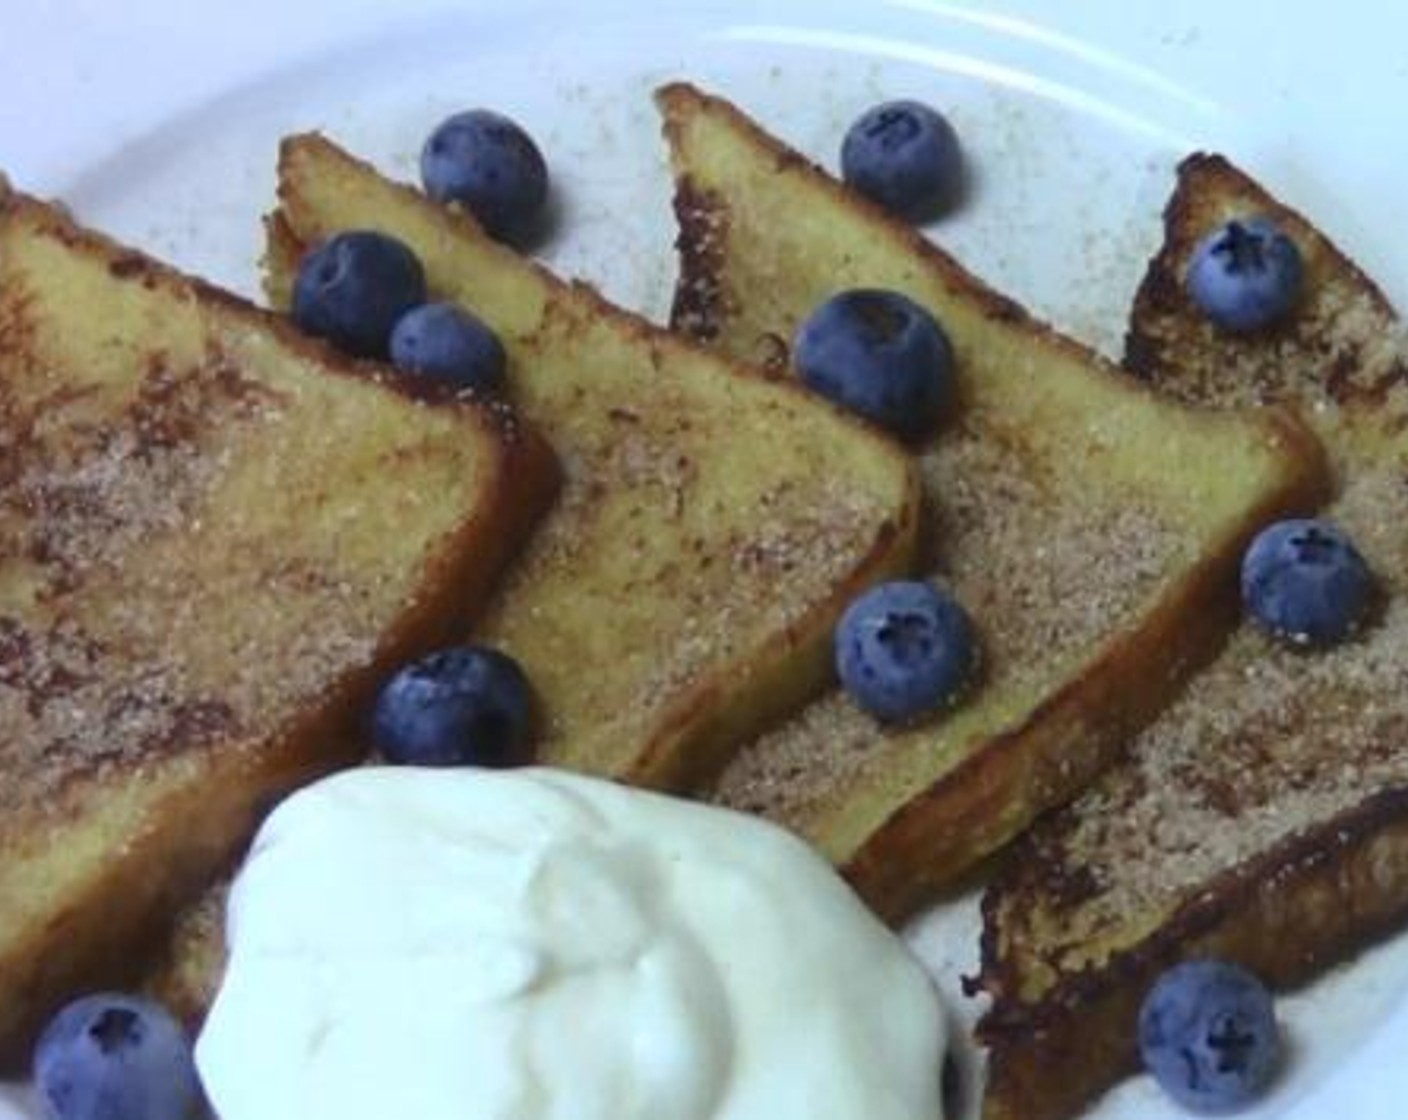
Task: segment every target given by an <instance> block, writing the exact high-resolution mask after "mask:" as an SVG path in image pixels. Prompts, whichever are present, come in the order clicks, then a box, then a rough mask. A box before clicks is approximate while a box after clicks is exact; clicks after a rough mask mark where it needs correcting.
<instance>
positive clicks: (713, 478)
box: [267, 135, 919, 789]
mask: <svg viewBox="0 0 1408 1120" xmlns="http://www.w3.org/2000/svg"><path fill="white" fill-rule="evenodd" d="M354 227H356V228H370V229H379V230H383V231H385V232H387V233H391V234H394V235H395V236H397V237H399V238H401V239H402V240H403V241H405V242H406V243H407V244H408V245H410V246H411V247H412V248H413V249H415V251H416V252H417V253H418V254H419V255H420V258H421V260H422V261H423V262H424V264H425V268H426V275H427V278H428V282H429V285H430V288H431V290H432V292H433V293H436V294H438V295H439V296H441V297H444V298H452V299H454V300H456V301H458V302H460V303H462V304H464V305H466V306H468V307H470V308H471V309H473V311H474V312H475V313H476V314H477V315H478V316H479V317H480V318H482V319H483V320H484V321H485V322H487V323H488V324H489V325H490V326H491V327H492V328H493V329H494V330H495V331H497V332H498V334H499V337H500V338H501V339H502V340H503V343H504V346H505V348H506V350H507V351H508V356H509V363H510V369H509V383H510V385H511V386H512V388H511V394H512V397H513V399H514V400H515V402H516V403H517V404H518V405H519V406H520V407H521V409H522V411H523V413H524V415H525V416H527V417H529V418H530V419H531V420H532V421H533V422H534V423H536V424H538V425H539V426H540V427H541V428H542V430H543V431H544V432H545V433H546V434H547V436H548V438H549V439H550V440H551V441H552V443H553V446H554V448H555V449H556V450H557V452H558V454H559V455H560V456H561V458H562V460H563V463H564V467H565V475H566V480H565V485H564V491H563V500H562V501H561V502H560V503H559V505H558V507H557V508H556V509H555V511H554V512H553V515H552V516H551V517H549V518H548V519H547V521H546V522H545V523H544V525H543V528H542V530H541V531H540V532H539V533H538V534H537V535H536V536H535V538H534V542H533V544H532V546H531V547H530V548H529V550H528V552H527V554H526V556H525V557H524V560H523V562H522V563H521V564H518V565H516V566H515V570H514V572H513V574H512V576H511V577H510V578H509V579H508V580H507V581H506V582H505V585H504V587H503V588H502V589H501V590H500V592H499V594H498V595H497V596H496V597H495V599H494V601H493V602H492V603H491V605H490V607H489V610H488V612H487V615H486V617H485V618H484V619H483V621H482V622H481V623H480V624H479V625H478V626H477V627H476V630H475V633H476V635H477V636H478V637H479V638H480V639H482V640H484V641H487V642H489V643H491V644H494V645H496V646H499V647H500V648H503V649H505V650H507V651H509V652H510V653H512V654H513V655H514V656H515V657H517V658H518V659H519V660H520V661H521V662H522V663H523V665H524V667H525V669H526V670H527V672H528V674H529V677H530V678H531V679H532V680H533V682H534V687H535V689H536V690H537V692H538V694H539V696H540V697H541V699H542V703H543V709H544V712H545V715H546V728H545V734H544V736H543V739H542V741H541V743H540V746H539V760H540V761H542V762H545V763H548V764H552V765H558V766H564V767H567V768H569V769H575V770H584V771H590V772H595V773H603V774H609V775H612V776H614V777H618V778H621V779H624V780H626V781H630V782H633V783H638V784H642V785H651V786H663V787H667V788H676V789H679V788H687V787H688V786H690V785H691V784H692V783H694V782H696V781H698V780H699V779H700V778H701V777H703V776H705V775H707V774H710V773H712V772H713V771H715V770H717V769H718V767H719V766H720V765H721V764H722V762H723V761H724V759H725V758H726V757H727V756H728V754H729V753H731V751H732V748H733V747H734V746H735V745H736V744H737V743H738V742H739V741H740V739H742V738H743V737H745V736H747V735H750V734H752V733H754V732H756V731H757V730H758V729H759V728H760V727H761V726H763V725H764V724H766V723H767V722H768V721H769V720H771V719H773V718H775V717H776V716H777V715H779V714H780V713H782V712H784V711H787V710H789V709H791V708H793V707H795V706H796V705H797V704H798V703H800V702H801V701H802V700H804V699H805V698H807V697H808V696H811V695H813V694H815V693H816V692H817V691H818V690H819V689H820V688H822V687H823V686H824V684H825V682H826V681H827V680H828V679H829V674H830V660H829V654H830V645H831V629H832V626H833V625H834V623H835V621H836V619H837V617H838V616H839V614H840V612H841V611H842V610H843V609H844V608H845V606H846V605H847V603H848V602H849V600H850V599H851V598H852V597H853V596H854V595H855V594H856V593H857V591H858V590H859V589H862V588H864V587H867V586H869V585H870V584H872V583H874V582H875V581H877V580H879V579H881V578H883V577H885V576H886V575H891V574H894V573H897V572H903V571H908V570H910V569H911V567H912V565H913V563H914V557H915V539H916V525H917V522H918V514H917V505H918V493H919V482H918V474H917V471H916V469H915V465H914V463H913V461H912V459H911V458H910V456H908V455H906V454H905V453H904V452H903V450H902V449H900V448H899V447H897V446H895V445H894V444H892V443H891V442H890V441H889V440H887V439H884V438H883V437H881V436H879V435H877V434H876V433H874V432H872V431H871V430H869V429H868V428H865V427H863V426H862V425H860V424H858V423H856V422H854V421H853V420H852V419H851V418H850V417H849V416H846V415H844V414H842V413H841V412H840V411H839V410H837V409H833V408H831V407H830V406H824V405H820V404H819V403H818V402H817V400H816V399H815V398H814V397H812V396H811V395H810V394H807V393H805V392H802V391H800V390H799V389H798V388H797V386H795V385H792V384H790V383H780V382H778V381H776V380H773V379H770V378H767V377H765V376H762V375H761V374H760V373H759V372H758V371H756V370H754V369H751V368H749V367H745V366H742V365H738V364H736V363H733V362H730V361H727V360H726V359H724V358H721V357H719V356H717V355H713V354H709V353H707V352H705V351H702V350H699V349H696V348H695V347H692V346H688V345H686V344H684V343H683V342H681V341H680V340H679V339H678V338H676V337H674V336H672V335H670V334H669V333H667V332H665V331H663V330H660V329H658V328H656V327H653V326H651V325H650V324H648V323H647V322H645V321H644V320H642V319H640V318H638V317H636V316H635V315H632V314H630V313H629V312H626V311H623V310H620V309H619V308H616V307H613V306H612V305H610V304H608V303H607V302H606V301H605V300H603V299H602V298H601V297H600V296H599V295H597V293H596V292H595V291H593V290H592V289H591V288H589V287H587V286H585V285H582V284H570V283H565V282H563V281H561V280H559V279H557V278H556V277H554V276H553V275H552V274H551V273H549V272H547V271H546V270H545V269H543V268H541V267H539V266H537V265H535V264H533V263H532V262H531V261H528V260H526V259H525V258H523V257H521V256H519V255H518V254H517V253H514V252H513V251H511V250H509V249H506V248H504V247H503V246H501V245H499V244H498V243H497V242H495V241H493V240H492V239H490V238H489V237H488V236H486V235H485V234H484V233H482V232H481V231H480V230H479V228H478V227H477V226H476V225H475V224H474V223H473V222H472V221H471V220H470V219H469V218H468V217H467V216H465V215H462V214H460V213H458V212H455V211H452V210H450V209H448V208H445V207H442V206H439V205H436V204H434V203H432V202H430V201H429V200H428V199H426V198H425V197H424V196H423V195H421V194H420V193H419V192H418V191H415V190H412V189H411V188H409V187H405V186H401V185H399V184H396V183H393V182H391V181H389V180H387V179H385V178H383V177H382V176H381V175H379V174H378V173H377V172H376V171H374V170H373V169H372V168H371V167H370V166H368V165H367V164H365V163H362V162H359V161H358V160H356V159H354V158H352V157H351V156H349V155H348V154H347V153H345V152H343V151H342V150H340V149H339V148H337V147H336V146H334V145H333V144H332V143H331V142H329V141H328V140H326V139H324V138H322V137H320V136H315V135H307V136H298V137H293V138H291V139H289V140H286V141H285V142H284V144H283V146H282V149H281V153H280V160H279V209H278V211H277V213H276V214H275V215H274V217H273V219H272V221H271V224H270V230H271V244H270V252H269V255H268V260H267V264H268V287H269V292H270V296H271V299H272V300H273V302H274V303H275V304H282V303H285V302H286V295H287V292H288V289H289V285H290V283H291V280H292V276H293V274H294V269H295V266H296V263H297V260H298V258H299V256H300V255H301V253H302V251H303V250H304V249H305V248H306V247H307V246H309V245H312V244H314V243H316V242H318V241H321V240H322V239H323V238H325V237H327V236H329V235H331V234H332V233H334V232H337V231H339V230H342V229H348V228H354Z"/></svg>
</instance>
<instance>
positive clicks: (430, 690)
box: [372, 646, 531, 767]
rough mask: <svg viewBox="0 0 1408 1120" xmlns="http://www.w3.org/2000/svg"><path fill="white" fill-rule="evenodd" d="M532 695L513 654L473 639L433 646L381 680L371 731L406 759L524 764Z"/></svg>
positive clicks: (384, 749)
mask: <svg viewBox="0 0 1408 1120" xmlns="http://www.w3.org/2000/svg"><path fill="white" fill-rule="evenodd" d="M530 707H531V699H530V695H529V688H528V679H527V677H525V676H524V675H523V670H522V669H520V668H519V666H518V662H516V661H514V660H513V658H511V657H508V656H507V655H505V654H502V653H500V652H498V651H497V650H492V649H483V648H480V647H477V646H461V647H458V648H454V649H446V650H441V651H440V652H438V653H432V654H431V655H430V656H428V657H425V658H423V659H422V660H420V661H416V662H413V663H412V664H410V665H408V666H406V667H405V668H404V669H402V670H401V671H400V672H398V673H397V674H396V675H395V676H394V677H392V678H391V680H390V681H389V682H387V684H386V685H385V686H384V687H383V688H382V690H381V693H380V694H379V695H378V696H377V699H376V706H375V708H374V709H373V711H372V739H373V741H374V742H375V743H376V746H377V748H378V749H379V750H380V751H381V753H382V754H383V755H384V756H385V757H386V759H387V761H388V762H394V763H402V764H404V765H408V766H492V767H505V766H521V765H524V764H526V763H527V762H528V761H530V757H531V751H530V749H529V742H528V733H529V722H530Z"/></svg>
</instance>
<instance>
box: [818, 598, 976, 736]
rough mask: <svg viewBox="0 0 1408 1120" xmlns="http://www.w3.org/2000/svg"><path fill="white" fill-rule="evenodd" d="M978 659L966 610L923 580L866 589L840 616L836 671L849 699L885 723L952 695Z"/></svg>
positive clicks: (934, 706) (938, 703)
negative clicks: (922, 581) (921, 581)
mask: <svg viewBox="0 0 1408 1120" xmlns="http://www.w3.org/2000/svg"><path fill="white" fill-rule="evenodd" d="M977 662H978V643H977V637H976V635H975V634H974V632H973V624H972V622H971V621H970V620H969V618H968V615H967V612H965V611H964V609H963V608H962V607H961V606H960V605H959V604H958V602H957V601H956V600H955V599H953V597H952V596H950V595H948V594H947V593H945V592H943V591H940V590H938V589H937V588H934V587H931V586H930V585H929V584H927V583H920V582H915V581H909V580H896V581H894V582H891V583H882V584H879V585H877V586H875V587H872V588H871V589H870V590H869V591H867V592H865V594H863V595H861V596H860V597H859V598H857V599H856V600H855V602H853V603H852V604H851V605H850V606H849V607H848V608H846V612H845V614H843V615H842V616H841V622H840V625H839V626H837V628H836V671H837V673H838V674H839V675H840V677H841V684H842V686H843V687H844V688H845V689H846V691H847V692H848V693H849V694H850V696H851V698H852V699H853V700H854V701H855V702H856V704H857V705H859V706H860V707H861V708H863V709H864V710H865V711H867V712H869V713H870V714H871V715H873V716H875V717H876V718H877V719H879V720H882V721H884V722H886V723H902V722H905V721H907V720H911V719H914V718H916V717H918V716H921V715H924V714H926V713H928V712H932V711H934V710H936V709H938V708H940V707H943V706H944V705H945V704H948V703H950V702H951V701H952V700H953V699H954V697H956V696H957V695H958V693H959V691H960V690H961V689H962V688H963V686H964V685H965V684H966V683H967V682H968V680H969V679H970V678H971V677H972V675H973V672H974V670H975V668H976V666H977Z"/></svg>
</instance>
